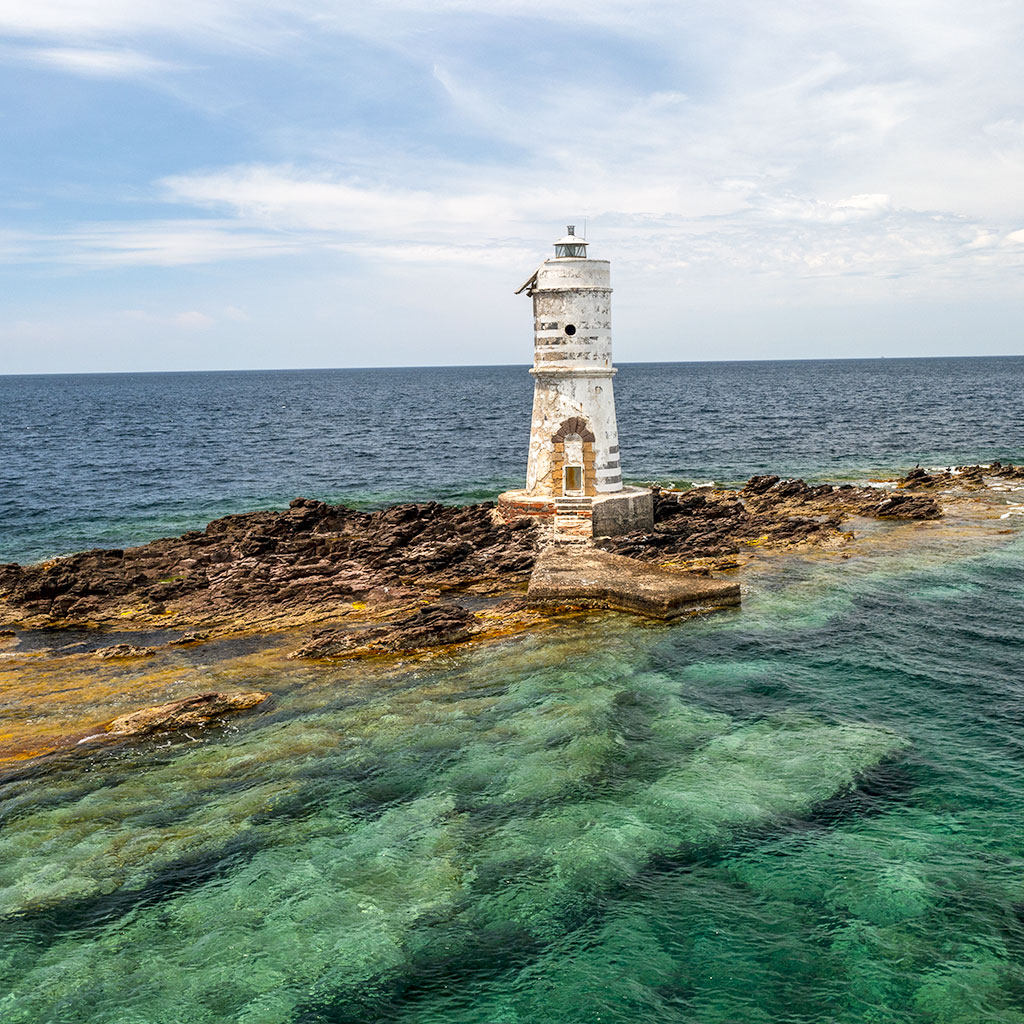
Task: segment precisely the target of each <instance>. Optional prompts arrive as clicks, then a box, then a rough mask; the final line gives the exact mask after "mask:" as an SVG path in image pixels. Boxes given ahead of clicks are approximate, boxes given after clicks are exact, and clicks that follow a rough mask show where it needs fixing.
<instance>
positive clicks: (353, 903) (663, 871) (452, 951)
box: [0, 513, 1024, 1024]
mask: <svg viewBox="0 0 1024 1024" xmlns="http://www.w3.org/2000/svg"><path fill="white" fill-rule="evenodd" d="M1018 527H1019V523H1016V522H1014V521H1010V520H1000V519H998V518H997V517H995V518H992V517H990V518H983V519H982V518H977V519H971V518H970V517H969V516H967V515H966V514H965V515H962V516H960V515H957V514H955V513H954V514H951V515H950V516H948V517H947V519H946V520H943V521H940V522H938V523H921V524H910V525H904V526H894V525H884V524H883V525H875V526H873V527H870V528H868V527H867V525H866V524H856V528H857V530H858V533H860V534H861V537H860V539H859V540H858V541H857V542H856V544H855V545H854V546H853V547H852V548H851V549H850V551H849V552H848V553H849V554H850V557H848V558H844V557H843V553H842V552H826V553H818V554H815V553H805V554H799V555H787V556H764V557H758V558H757V559H756V560H755V561H753V562H751V563H750V564H749V565H748V566H747V567H746V568H745V569H744V571H743V572H744V575H743V582H744V584H745V588H746V592H745V594H744V606H743V609H742V610H729V611H725V612H722V613H719V614H716V615H713V616H709V617H706V618H699V619H693V620H690V621H687V622H684V623H681V624H676V625H664V624H660V623H658V624H655V623H645V622H642V621H638V620H633V619H631V618H629V617H626V616H620V615H614V614H588V615H578V616H571V617H567V618H565V619H564V620H561V621H560V622H559V623H558V628H557V629H549V630H546V631H544V632H541V633H533V634H529V633H528V634H523V635H519V636H515V637H509V638H505V639H502V640H500V641H496V642H493V643H490V644H486V645H479V646H472V645H471V646H469V647H466V648H464V649H461V650H455V651H449V652H447V653H445V654H442V655H438V656H434V657H431V658H406V659H402V660H395V659H378V660H368V661H367V660H362V661H347V662H339V663H336V664H332V665H326V666H325V665H324V664H319V663H318V664H308V663H307V664H303V663H298V662H295V661H289V660H288V659H287V658H286V657H285V654H286V652H287V650H289V649H291V646H294V645H289V644H288V643H287V642H285V641H286V640H287V639H288V638H277V639H274V640H272V642H271V643H270V644H269V646H268V645H266V644H258V645H255V646H253V645H251V644H249V642H242V641H235V642H229V641H223V642H221V645H220V646H219V647H218V646H216V645H211V646H209V647H204V646H200V647H197V648H189V649H182V648H170V649H168V650H167V651H162V652H161V653H160V654H159V655H158V656H157V657H156V658H154V659H150V660H149V661H148V662H147V663H145V664H134V665H132V666H131V667H126V666H121V667H120V668H116V667H111V666H108V665H106V664H105V665H103V666H101V667H99V668H97V666H96V664H95V662H94V661H91V660H89V659H88V658H85V657H82V656H81V655H76V654H66V655H61V656H57V657H55V656H35V655H32V654H31V653H30V652H29V653H27V654H25V653H17V650H16V651H15V652H14V653H12V654H10V655H8V656H6V657H4V658H3V659H2V660H0V683H2V685H3V690H2V692H3V694H4V700H5V705H6V706H5V714H4V719H5V722H8V723H12V725H11V734H10V735H8V736H7V737H5V738H4V740H3V742H4V743H5V744H6V749H7V751H8V755H9V756H10V757H18V756H24V755H25V754H26V753H38V752H40V751H42V750H45V749H47V742H48V741H47V737H50V738H51V739H52V737H53V736H54V735H56V734H58V733H60V732H61V731H65V732H74V730H75V729H77V728H78V727H79V726H80V727H81V728H82V729H83V730H87V729H88V727H89V725H90V723H92V722H94V721H95V720H96V719H97V717H102V716H101V715H100V711H101V709H103V710H104V713H105V710H106V709H108V708H110V707H111V706H112V705H117V704H119V702H122V701H125V702H127V701H131V705H130V706H138V705H140V704H144V703H150V702H153V701H154V700H161V699H169V698H171V697H173V696H180V695H184V694H185V693H192V692H196V691H197V690H200V689H231V688H247V689H251V688H261V689H267V690H270V691H271V692H272V693H273V695H274V697H273V704H272V706H271V707H270V709H269V710H267V711H265V712H261V713H258V714H255V715H252V716H250V717H247V718H243V719H240V720H238V721H237V722H235V723H234V724H232V725H230V726H229V727H227V728H225V729H223V730H221V731H219V732H216V733H212V734H203V735H202V736H196V737H188V736H181V737H176V738H174V739H173V740H167V739H164V740H158V741H152V742H148V743H144V744H141V745H138V746H122V747H117V748H110V749H108V750H105V751H99V752H97V753H95V754H85V753H83V752H81V751H74V750H70V749H58V750H57V751H56V752H55V753H52V754H50V755H48V756H47V757H44V758H41V759H38V760H23V761H16V760H11V761H9V762H8V763H7V764H6V769H7V772H8V773H7V776H6V780H5V781H4V782H3V784H2V788H0V815H2V817H0V824H2V828H0V915H2V928H3V930H2V932H0V1020H3V1021H4V1024H15V1022H17V1024H27V1022H32V1024H38V1022H44V1021H46V1022H49V1021H53V1022H57V1021H60V1022H72V1021H83V1022H85V1021H88V1022H90V1024H105V1022H109V1024H128V1022H140V1024H141V1022H146V1024H165V1022H166V1024H171V1022H174V1024H177V1022H180V1021H185V1020H187V1021H190V1022H223V1021H238V1022H253V1024H255V1022H260V1024H278V1022H281V1024H284V1022H321V1021H322V1022H370V1021H385V1020H386V1021H395V1022H400V1024H427V1022H431V1024H434V1022H436V1024H440V1022H442V1021H443V1022H445V1024H460V1022H465V1024H470V1022H472V1024H485V1022H507V1024H527V1022H528V1024H544V1022H548V1021H551V1022H558V1024H577V1022H578V1024H591V1022H598V1021H600V1022H623V1024H625V1022H630V1024H636V1022H651V1024H654V1022H658V1024H663V1022H680V1024H682V1022H687V1024H690V1022H700V1024H726V1022H739V1021H742V1022H744V1024H751V1022H762V1021H763V1022H766V1024H767V1022H772V1024H778V1022H807V1024H811V1022H814V1024H819V1022H822V1021H839V1022H847V1021H848V1022H851V1024H852V1022H863V1021H869V1022H875V1024H881V1022H892V1024H897V1022H899V1024H905V1022H921V1024H924V1022H936V1024H939V1022H941V1024H977V1022H979V1021H986V1022H1003V1024H1024V960H1022V954H1024V833H1022V830H1021V829H1020V821H1021V814H1022V811H1024V771H1022V754H1024V750H1022V745H1021V741H1020V739H1019V733H1020V723H1021V716H1022V713H1024V682H1022V677H1021V668H1022V654H1024V637H1022V634H1021V629H1020V623H1021V622H1022V621H1024V594H1022V590H1021V583H1020V581H1021V579H1022V575H1021V573H1022V569H1024V542H1022V535H1021V533H1020V532H1019V528H1018ZM232 643H234V644H235V645H234V646H232ZM19 687H20V689H19ZM40 692H45V693H46V701H45V704H44V705H43V704H40V703H39V701H38V695H39V693H40ZM33 694H34V696H33ZM143 695H144V696H143ZM126 709H127V707H124V708H121V707H118V708H116V709H115V711H114V712H113V713H118V711H120V710H126ZM90 716H92V717H90ZM106 717H110V716H109V715H107V716H106ZM5 731H7V730H6V729H5ZM50 746H51V747H52V746H53V744H52V743H51V744H50Z"/></svg>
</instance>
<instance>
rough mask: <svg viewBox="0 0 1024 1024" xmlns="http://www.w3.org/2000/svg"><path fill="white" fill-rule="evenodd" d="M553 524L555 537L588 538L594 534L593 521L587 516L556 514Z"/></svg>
mask: <svg viewBox="0 0 1024 1024" xmlns="http://www.w3.org/2000/svg"><path fill="white" fill-rule="evenodd" d="M553 525H554V535H555V536H556V537H579V538H581V539H584V540H589V539H590V538H591V537H593V535H594V527H593V523H591V521H590V517H589V516H573V515H570V516H559V515H556V516H555V518H554V524H553Z"/></svg>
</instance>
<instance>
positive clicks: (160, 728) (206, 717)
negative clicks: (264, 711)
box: [106, 690, 270, 737]
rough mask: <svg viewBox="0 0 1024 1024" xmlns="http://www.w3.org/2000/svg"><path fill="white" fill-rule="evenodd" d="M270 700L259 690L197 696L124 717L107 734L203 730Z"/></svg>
mask: <svg viewBox="0 0 1024 1024" xmlns="http://www.w3.org/2000/svg"><path fill="white" fill-rule="evenodd" d="M269 696H270V694H269V693H263V692H261V691H259V690H254V691H252V692H250V693H197V694H194V695H193V696H191V697H185V698H183V699H182V700H175V701H171V702H170V703H169V704H157V705H156V706H154V707H151V708H143V709H142V710H141V711H133V712H131V713H130V714H127V715H121V716H120V717H119V718H115V719H114V720H113V721H112V722H110V723H109V724H108V725H107V727H106V732H107V733H108V734H110V735H111V736H119V737H126V736H149V735H152V734H153V733H158V732H174V731H177V730H180V729H197V728H202V727H204V726H208V725H212V724H215V723H217V722H219V721H220V720H221V719H223V718H224V716H225V715H232V714H237V713H238V712H239V711H246V710H248V709H249V708H254V707H256V705H257V704H262V703H263V701H265V700H266V699H267V698H268V697H269Z"/></svg>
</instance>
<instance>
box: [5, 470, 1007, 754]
mask: <svg viewBox="0 0 1024 1024" xmlns="http://www.w3.org/2000/svg"><path fill="white" fill-rule="evenodd" d="M1022 480H1024V467H1018V466H1012V465H1010V466H1003V465H1000V464H999V463H994V464H992V465H990V466H969V467H961V468H959V469H957V470H952V471H944V472H942V473H935V474H932V473H928V472H926V471H924V470H921V469H918V468H915V469H914V470H911V471H910V472H908V473H907V474H906V475H904V476H903V477H901V478H900V479H898V480H896V481H889V482H888V483H886V484H884V485H879V486H871V487H855V486H851V485H849V484H844V485H830V484H823V485H817V486H814V485H809V484H807V483H805V482H804V481H802V480H794V479H780V478H779V477H777V476H755V477H752V478H751V479H750V480H749V481H747V483H746V484H745V485H744V486H743V487H742V488H741V489H739V490H725V489H718V488H714V487H698V488H694V489H691V490H686V491H673V490H666V489H656V490H655V495H654V520H655V523H654V529H653V530H651V531H650V532H649V533H642V534H640V533H636V534H630V535H627V536H624V537H615V538H605V539H602V540H600V541H596V542H595V543H594V547H595V548H602V549H604V551H606V552H609V553H610V555H609V556H608V557H611V556H629V557H630V558H632V559H637V560H639V561H641V562H644V563H648V564H650V565H652V566H664V567H668V568H671V569H672V570H673V571H676V572H683V573H690V574H694V575H693V576H691V578H692V579H693V580H694V581H695V583H696V580H697V578H698V577H700V576H703V577H705V578H706V577H707V576H708V575H709V574H710V573H711V572H726V573H735V571H736V570H738V569H740V568H741V566H742V564H743V563H744V560H746V559H748V558H749V557H751V556H752V553H755V552H756V554H757V556H758V557H764V556H765V555H766V554H768V555H770V554H771V553H773V552H796V551H804V550H808V551H811V550H815V549H820V550H823V551H840V552H841V551H842V550H843V549H844V548H845V547H847V546H848V545H849V544H851V542H852V541H853V537H854V534H853V532H852V531H851V529H850V526H851V522H855V521H857V520H860V521H864V520H867V519H874V520H889V521H894V520H904V521H908V522H914V521H920V522H927V521H932V520H936V519H939V518H940V517H941V516H942V515H943V509H944V504H945V503H948V502H949V501H951V500H959V499H963V498H964V497H965V496H970V495H971V493H972V492H976V491H980V490H982V489H985V488H990V487H995V488H996V489H999V487H1003V489H1005V487H1006V486H1009V485H1011V484H1012V483H1013V482H1015V481H1016V482H1019V481H1022ZM544 546H545V537H544V534H543V531H542V529H541V527H540V526H539V524H538V523H537V522H536V521H535V520H534V519H531V518H524V519H522V520H519V521H516V522H513V523H511V524H506V523H505V522H503V521H502V520H501V519H500V518H499V517H498V516H497V515H496V514H495V511H494V506H493V503H490V502H487V503H482V504H478V505H470V506H465V507H449V506H444V505H440V504H438V503H434V502H431V503H419V504H406V505H397V506H393V507H391V508H387V509H383V510H380V511H377V512H362V511H358V510H355V509H351V508H347V507H345V506H342V505H328V504H325V503H323V502H320V501H315V500H311V499H306V498H297V499H295V500H294V501H293V502H292V503H291V505H290V507H289V508H288V509H287V510H283V511H259V512H251V513H245V514H240V515H231V516H226V517H224V518H221V519H217V520H214V521H213V522H211V523H210V524H209V525H208V526H207V527H206V528H205V529H204V530H201V531H199V530H196V531H191V532H189V533H186V534H183V535H182V536H180V537H174V538H165V539H161V540H156V541H152V542H151V543H149V544H144V545H141V546H139V547H136V548H130V549H125V550H104V549H96V550H92V551H86V552H82V553H79V554H75V555H71V556H68V557H66V558H57V559H52V560H50V561H46V562H42V563H39V564H37V565H28V566H22V565H18V564H7V565H0V650H4V649H5V648H6V650H7V652H8V656H16V655H17V652H18V651H19V650H20V649H21V648H20V644H19V634H20V633H21V632H26V633H31V632H32V631H37V630H46V631H48V633H49V631H54V630H57V631H59V630H67V629H75V630H84V631H86V632H88V633H89V634H90V635H95V636H96V637H97V638H98V639H99V640H100V641H101V642H100V643H97V644H92V645H86V648H87V649H85V650H82V651H81V652H80V653H78V654H76V653H75V649H74V647H70V648H69V647H65V648H64V649H63V651H60V650H57V651H55V652H54V653H60V654H62V655H63V656H69V655H70V656H75V657H79V658H86V659H89V660H90V663H91V664H95V666H96V667H95V670H94V671H96V672H98V673H99V672H102V671H116V670H117V666H118V664H124V663H126V662H139V663H143V662H145V661H146V660H147V659H150V660H151V659H152V658H153V655H154V654H155V653H156V652H157V651H158V650H161V649H162V650H168V649H170V648H172V647H174V646H180V647H181V648H182V649H188V648H191V647H194V646H196V645H202V644H205V643H208V642H210V641H211V640H216V639H217V638H220V637H225V636H236V637H237V636H257V635H258V636H269V635H271V634H287V636H288V637H293V638H294V640H293V641H291V642H290V653H289V657H291V658H294V659H300V660H309V661H316V660H320V659H339V658H344V659H349V658H353V657H367V656H393V655H396V654H398V655H408V654H410V653H418V652H419V653H425V652H429V651H432V650H439V649H446V648H449V647H451V646H453V645H459V644H465V643H467V642H471V641H476V640H480V639H488V638H493V637H497V636H501V635H507V634H509V633H513V632H519V631H522V630H523V629H529V628H535V627H539V626H541V625H542V624H544V623H545V622H546V621H548V620H550V619H551V616H552V614H555V615H557V614H558V613H559V612H564V611H565V610H567V609H570V608H572V606H573V603H572V601H567V602H566V604H565V605H564V606H559V605H558V604H557V602H556V604H555V607H553V608H552V607H550V606H549V607H546V608H543V609H542V608H539V607H531V606H530V605H529V603H528V602H527V600H526V599H525V595H526V586H527V583H528V581H529V579H530V575H531V573H532V572H533V570H534V567H535V565H536V563H537V560H538V557H539V555H540V553H541V551H542V549H543V548H544ZM733 589H734V590H736V593H737V594H738V590H737V589H736V587H735V585H733ZM730 603H735V602H730ZM549 605H550V602H549ZM586 606H587V602H585V601H581V602H579V607H586ZM147 630H148V631H151V632H152V631H159V633H160V635H161V637H163V638H164V639H163V640H162V642H161V643H159V644H157V645H156V646H154V645H152V644H151V643H149V642H148V641H147V642H145V643H141V644H140V643H136V642H134V641H129V642H126V641H125V640H124V639H123V638H124V636H125V633H126V631H135V632H136V633H137V634H138V635H144V634H145V633H146V631H147ZM174 634H177V635H174ZM50 635H52V634H50ZM103 639H106V642H102V640H103ZM36 653H42V652H38V651H37V652H36ZM101 664H106V665H108V666H109V669H102V668H101V667H100V666H101ZM121 671H123V670H121ZM207 696H209V695H207ZM219 696H221V697H223V698H224V700H225V701H226V702H227V704H225V707H227V705H229V704H230V700H231V695H229V694H228V695H219ZM189 699H191V698H189ZM137 707H138V705H136V708H137ZM219 713H220V712H215V713H212V714H211V715H209V716H207V718H206V719H205V720H206V721H214V720H218V715H219ZM122 717H123V716H122ZM158 717H159V716H158ZM178 720H181V721H193V724H195V723H194V720H192V719H189V717H188V716H187V715H186V716H181V715H176V714H175V715H170V716H169V718H168V719H167V721H168V722H169V723H174V722H176V721H178ZM138 721H139V722H140V723H141V722H147V723H149V724H146V726H145V728H144V729H140V731H141V732H143V733H145V734H150V733H152V732H153V731H154V730H157V729H163V728H174V727H177V726H175V725H173V724H166V723H165V724H161V725H157V726H153V725H152V724H151V723H152V719H151V718H147V717H146V716H141V717H140V718H139V719H138ZM179 724H180V723H179ZM104 727H105V728H109V722H108V723H107V724H106V725H105V726H104ZM115 732H116V733H117V735H123V734H124V732H123V728H122V727H119V729H118V730H115Z"/></svg>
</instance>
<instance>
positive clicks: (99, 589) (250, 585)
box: [0, 498, 536, 630]
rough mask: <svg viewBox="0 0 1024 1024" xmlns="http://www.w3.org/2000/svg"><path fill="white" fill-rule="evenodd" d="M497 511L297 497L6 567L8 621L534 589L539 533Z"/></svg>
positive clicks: (250, 617)
mask: <svg viewBox="0 0 1024 1024" xmlns="http://www.w3.org/2000/svg"><path fill="white" fill-rule="evenodd" d="M492 508H493V506H492V505H491V504H490V503H487V504H482V505H470V506H467V507H465V508H452V507H449V506H445V505H439V504H437V503H436V502H430V503H426V504H414V505H396V506H394V507H392V508H388V509H383V510H381V511H379V512H372V513H371V512H360V511H358V510H356V509H351V508H346V507H345V506H343V505H327V504H324V503H323V502H319V501H312V500H309V499H306V498H297V499H296V500H295V501H293V502H292V503H291V506H290V507H289V508H288V509H287V510H286V511H281V512H250V513H246V514H244V515H232V516H225V517H224V518H223V519H217V520H214V521H213V522H211V523H210V524H209V525H208V526H207V527H206V529H205V530H202V531H198V530H196V531H192V532H190V533H186V534H184V535H183V536H181V537H175V538H169V539H164V540H158V541H153V542H152V543H150V544H145V545H143V546H142V547H137V548H130V549H127V550H118V549H114V550H102V549H97V550H93V551H86V552H83V553H81V554H77V555H71V556H69V557H67V558H59V559H54V560H52V561H49V562H43V563H41V564H39V565H32V566H20V565H2V566H0V623H2V622H3V620H4V619H7V620H8V621H9V622H23V623H34V624H47V623H51V622H56V621H60V622H65V621H67V622H76V621H77V622H90V623H95V624H98V625H109V624H114V623H118V624H121V625H123V623H124V621H125V618H126V617H127V618H131V619H132V620H133V621H135V622H145V621H147V620H148V621H151V622H153V623H159V624H160V625H161V626H164V627H166V626H174V625H176V624H177V625H180V626H183V627H184V626H187V627H189V628H190V629H193V630H194V629H196V628H198V627H200V626H206V625H217V624H222V625H223V624H227V625H231V626H237V627H243V628H244V627H245V626H246V625H250V624H265V623H268V622H274V621H281V620H288V619H289V618H292V619H295V618H298V619H300V620H301V617H302V616H303V615H306V614H309V613H311V612H315V611H316V610H317V609H338V608H339V607H341V606H343V605H345V604H346V603H348V604H351V603H355V602H366V603H369V604H371V605H374V606H379V607H385V606H388V605H398V604H402V603H406V604H407V603H409V602H410V601H413V600H419V599H421V598H422V597H423V595H424V593H425V592H433V593H435V594H436V593H437V592H438V591H443V590H447V589H462V588H468V589H474V590H484V591H486V590H487V589H488V588H491V589H507V588H508V587H509V586H510V584H511V585H514V584H515V583H516V582H517V581H519V582H522V583H523V584H525V582H526V580H527V579H528V578H529V574H530V571H531V570H532V568H533V562H534V559H535V557H536V552H535V550H534V536H535V533H536V525H535V524H534V523H530V522H521V523H514V524H511V525H505V524H502V523H499V522H496V521H495V520H494V517H493V516H492V514H491V509H492Z"/></svg>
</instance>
